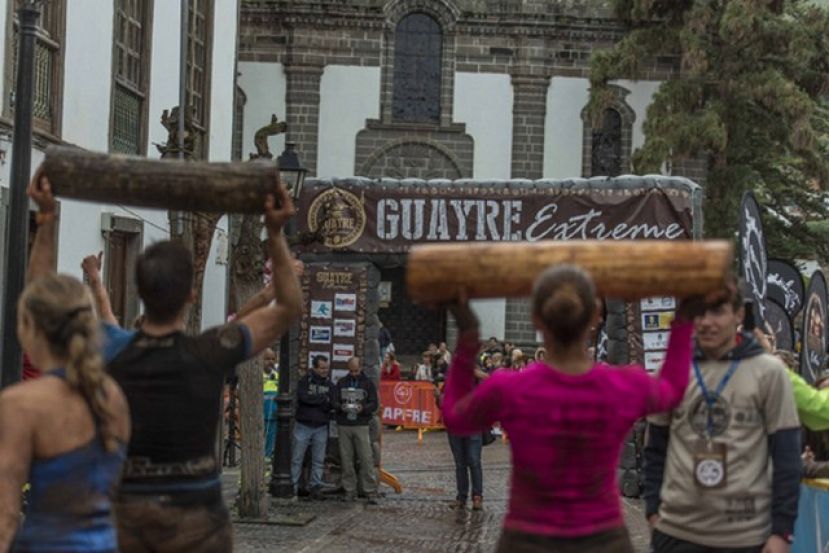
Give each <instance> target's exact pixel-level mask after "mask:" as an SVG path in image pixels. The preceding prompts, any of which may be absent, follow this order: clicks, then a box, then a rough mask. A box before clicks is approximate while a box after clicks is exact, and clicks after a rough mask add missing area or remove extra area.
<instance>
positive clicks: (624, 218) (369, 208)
mask: <svg viewBox="0 0 829 553" xmlns="http://www.w3.org/2000/svg"><path fill="white" fill-rule="evenodd" d="M694 188H696V185H694V184H693V183H691V182H690V181H687V180H685V179H680V178H670V177H664V178H662V177H618V178H615V179H575V180H572V181H500V182H499V181H490V182H476V181H439V182H436V181H414V180H403V181H391V180H379V181H373V180H369V179H361V178H350V179H331V180H310V181H309V182H308V183H307V184H306V186H305V188H304V190H303V193H302V198H301V200H300V206H299V212H300V213H304V214H306V217H304V218H303V220H301V222H300V231H301V232H302V233H304V235H305V237H308V238H310V239H309V240H306V243H310V245H307V246H305V248H304V251H306V252H323V251H330V250H336V251H351V252H362V253H404V252H406V251H407V250H408V249H409V248H410V247H411V246H412V245H415V244H420V243H448V242H487V241H491V242H501V241H524V240H526V241H529V242H535V241H538V240H588V239H589V240H633V239H658V240H681V239H690V238H691V237H692V227H693V225H692V219H693V214H692V212H693V209H692V205H693V201H692V191H693V189H694Z"/></svg>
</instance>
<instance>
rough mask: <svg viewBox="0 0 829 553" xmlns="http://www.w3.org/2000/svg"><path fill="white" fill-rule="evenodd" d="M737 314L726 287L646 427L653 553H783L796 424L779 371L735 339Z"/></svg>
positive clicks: (733, 292) (794, 480)
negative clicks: (682, 375) (671, 406)
mask: <svg viewBox="0 0 829 553" xmlns="http://www.w3.org/2000/svg"><path fill="white" fill-rule="evenodd" d="M744 313H745V311H744V308H743V300H742V297H741V294H740V292H739V290H738V289H737V287H736V286H735V285H734V286H730V287H729V288H728V289H727V290H725V291H724V292H723V293H722V294H721V296H720V297H719V298H718V299H717V300H716V301H712V302H709V303H708V305H707V306H706V309H705V313H704V314H703V315H702V316H699V317H697V318H696V319H695V321H694V326H695V329H696V343H697V353H696V354H695V355H694V363H693V380H692V382H691V383H690V385H689V386H688V388H687V390H686V391H685V394H684V398H683V400H682V403H681V404H680V405H679V406H677V407H676V410H675V411H672V412H668V413H666V414H662V415H657V416H654V417H651V418H650V419H649V423H650V424H649V428H648V436H649V437H648V443H647V447H646V450H645V500H646V514H647V516H648V520H649V522H650V523H651V525H652V526H654V528H655V529H654V533H653V540H652V547H653V551H654V553H673V552H675V551H683V552H688V553H709V552H716V551H722V552H726V551H740V552H744V553H753V552H756V553H761V552H763V553H787V552H788V551H789V544H790V543H791V540H792V532H793V531H794V522H795V518H796V517H797V507H798V494H799V487H800V476H801V471H802V468H801V460H800V455H799V453H800V423H799V421H798V418H797V409H796V406H795V401H794V395H793V393H792V387H791V384H790V382H789V377H788V375H787V374H786V369H785V367H784V366H783V364H782V363H781V362H780V360H779V359H777V358H776V357H774V356H772V355H771V354H769V353H767V352H766V351H764V349H763V347H761V346H760V344H759V343H758V341H757V340H756V339H755V337H754V336H753V335H752V334H750V333H742V334H738V330H737V329H738V327H739V326H740V325H741V324H742V319H743V315H744ZM738 336H739V339H738Z"/></svg>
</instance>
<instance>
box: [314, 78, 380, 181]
mask: <svg viewBox="0 0 829 553" xmlns="http://www.w3.org/2000/svg"><path fill="white" fill-rule="evenodd" d="M379 116H380V68H379V67H356V66H349V65H329V66H327V67H326V68H325V70H324V71H323V74H322V78H321V80H320V116H319V132H318V136H319V140H318V147H317V175H318V176H319V177H321V178H325V177H348V176H353V175H354V174H355V172H356V168H355V167H354V162H355V158H356V142H357V141H356V139H357V133H358V132H359V131H360V130H361V129H363V128H364V127H365V125H366V119H377V118H378V117H379Z"/></svg>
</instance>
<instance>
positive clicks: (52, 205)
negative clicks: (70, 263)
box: [26, 169, 57, 282]
mask: <svg viewBox="0 0 829 553" xmlns="http://www.w3.org/2000/svg"><path fill="white" fill-rule="evenodd" d="M27 194H28V195H29V197H30V198H31V199H32V201H34V202H35V203H36V204H37V209H38V212H37V216H36V220H37V232H36V233H35V242H34V244H33V245H32V251H31V253H30V254H29V268H28V269H27V271H26V282H31V281H33V280H35V279H37V278H39V277H42V276H44V275H48V274H50V273H54V272H55V265H56V255H57V252H56V248H55V225H56V224H57V221H56V220H57V203H56V202H55V197H54V196H53V195H52V187H51V185H50V184H49V179H47V178H46V177H45V176H43V170H42V169H38V170H37V171H36V172H35V176H34V177H32V180H31V182H29V188H28V190H27Z"/></svg>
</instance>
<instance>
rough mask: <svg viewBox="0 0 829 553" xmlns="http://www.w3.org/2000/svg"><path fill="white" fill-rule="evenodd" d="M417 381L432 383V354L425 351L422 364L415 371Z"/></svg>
mask: <svg viewBox="0 0 829 553" xmlns="http://www.w3.org/2000/svg"><path fill="white" fill-rule="evenodd" d="M415 380H418V381H421V382H432V353H431V352H429V351H424V352H423V355H422V356H421V362H420V364H419V365H418V366H417V370H416V371H415Z"/></svg>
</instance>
